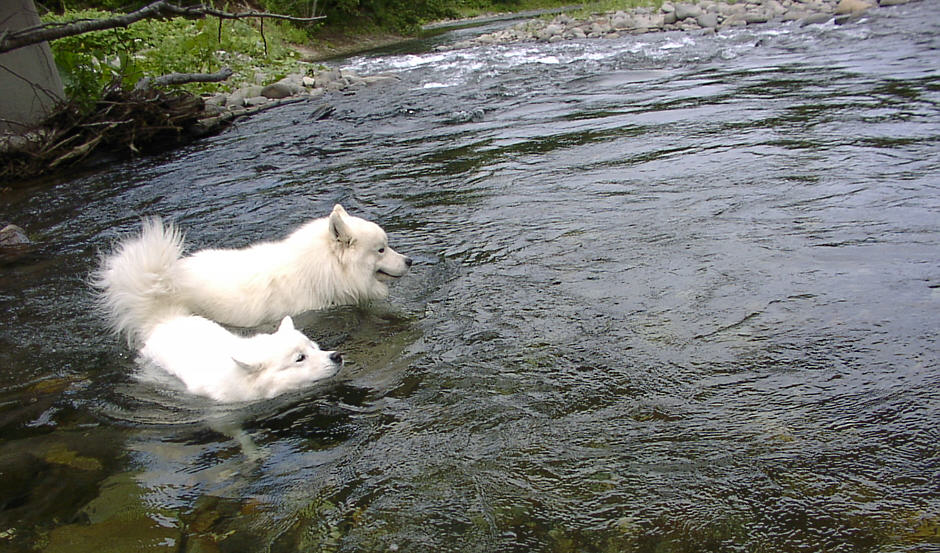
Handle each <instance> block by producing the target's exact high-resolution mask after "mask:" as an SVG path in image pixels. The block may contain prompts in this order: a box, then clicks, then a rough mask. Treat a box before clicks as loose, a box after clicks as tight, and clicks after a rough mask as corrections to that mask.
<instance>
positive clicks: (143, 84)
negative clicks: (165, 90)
mask: <svg viewBox="0 0 940 553" xmlns="http://www.w3.org/2000/svg"><path fill="white" fill-rule="evenodd" d="M231 76H232V70H231V68H228V67H225V68H223V69H221V70H219V71H218V72H216V73H170V74H169V75H162V76H160V77H154V78H150V77H144V78H143V79H141V80H139V81H137V84H136V85H134V90H146V89H148V88H151V87H155V86H169V85H174V84H186V83H217V82H220V81H224V80H225V79H227V78H229V77H231Z"/></svg>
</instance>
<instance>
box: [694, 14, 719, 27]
mask: <svg viewBox="0 0 940 553" xmlns="http://www.w3.org/2000/svg"><path fill="white" fill-rule="evenodd" d="M695 22H696V23H698V24H699V26H701V27H704V28H706V29H714V28H715V27H717V26H718V16H717V15H716V14H713V13H703V14H702V15H700V16H698V17H696V18H695Z"/></svg>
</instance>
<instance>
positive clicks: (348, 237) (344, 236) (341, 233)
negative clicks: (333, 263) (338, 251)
mask: <svg viewBox="0 0 940 553" xmlns="http://www.w3.org/2000/svg"><path fill="white" fill-rule="evenodd" d="M346 216H347V215H346V210H345V209H343V206H341V205H339V204H336V207H334V208H333V213H330V235H331V236H333V238H334V239H335V240H336V241H337V242H340V243H342V244H343V245H346V246H348V245H350V244H351V243H352V232H351V231H350V230H349V225H347V224H346V221H344V220H343V219H344V218H345V217H346Z"/></svg>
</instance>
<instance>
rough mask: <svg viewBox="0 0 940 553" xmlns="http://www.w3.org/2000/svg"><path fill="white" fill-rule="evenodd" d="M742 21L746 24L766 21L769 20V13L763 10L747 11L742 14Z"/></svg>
mask: <svg viewBox="0 0 940 553" xmlns="http://www.w3.org/2000/svg"><path fill="white" fill-rule="evenodd" d="M744 21H745V23H747V24H748V25H754V24H758V23H767V22H768V21H770V14H769V13H768V12H766V11H764V10H758V11H752V12H748V13H746V14H744Z"/></svg>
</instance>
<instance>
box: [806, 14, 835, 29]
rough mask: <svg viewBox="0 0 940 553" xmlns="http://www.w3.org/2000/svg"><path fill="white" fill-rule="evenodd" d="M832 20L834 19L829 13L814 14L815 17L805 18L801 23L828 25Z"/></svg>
mask: <svg viewBox="0 0 940 553" xmlns="http://www.w3.org/2000/svg"><path fill="white" fill-rule="evenodd" d="M830 19H832V15H830V14H828V13H814V14H813V15H810V16H807V17H805V18H803V20H802V21H800V25H803V26H806V25H822V24H823V23H827V22H828V21H829V20H830Z"/></svg>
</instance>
